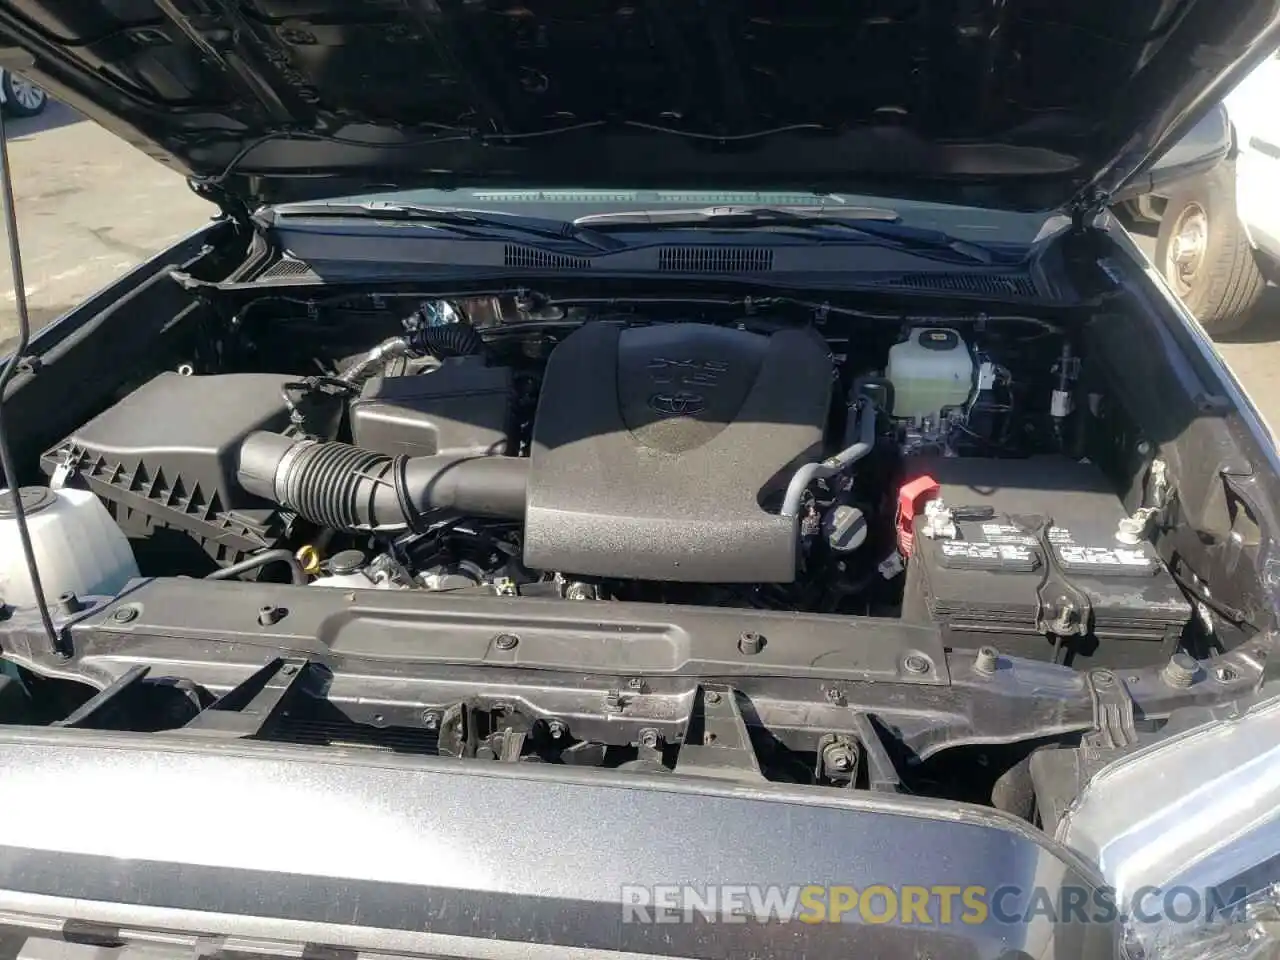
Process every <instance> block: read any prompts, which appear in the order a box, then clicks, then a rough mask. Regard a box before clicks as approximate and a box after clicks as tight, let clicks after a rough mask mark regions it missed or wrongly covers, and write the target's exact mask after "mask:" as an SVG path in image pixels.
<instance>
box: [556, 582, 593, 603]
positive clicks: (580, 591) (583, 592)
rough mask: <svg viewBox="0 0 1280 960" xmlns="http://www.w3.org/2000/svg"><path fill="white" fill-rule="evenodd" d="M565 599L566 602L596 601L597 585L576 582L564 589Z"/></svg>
mask: <svg viewBox="0 0 1280 960" xmlns="http://www.w3.org/2000/svg"><path fill="white" fill-rule="evenodd" d="M564 598H565V599H566V600H594V599H595V598H596V588H595V585H594V584H591V583H582V582H581V581H574V582H573V583H571V584H569V585H568V586H567V587H565V588H564Z"/></svg>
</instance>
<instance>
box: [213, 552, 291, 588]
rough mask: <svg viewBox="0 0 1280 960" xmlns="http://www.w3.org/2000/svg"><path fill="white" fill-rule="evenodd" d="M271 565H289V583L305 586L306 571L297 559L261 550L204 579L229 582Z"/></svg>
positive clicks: (285, 554)
mask: <svg viewBox="0 0 1280 960" xmlns="http://www.w3.org/2000/svg"><path fill="white" fill-rule="evenodd" d="M272 563H287V564H288V565H289V582H290V583H293V584H296V585H297V586H304V585H305V584H306V582H307V573H306V571H305V570H303V569H302V564H301V563H299V562H298V558H297V557H295V556H294V555H293V554H292V553H290V552H289V551H288V550H263V551H262V553H255V554H254V555H253V556H252V557H248V558H246V559H244V560H241V561H240V562H239V563H233V564H232V565H231V566H229V567H223V568H222V569H221V570H215V571H213V573H211V574H209V575H208V576H207V577H205V579H206V580H230V579H231V578H232V577H238V576H240V575H241V574H245V573H249V572H251V571H253V570H260V569H261V568H263V567H265V566H267V565H268V564H272Z"/></svg>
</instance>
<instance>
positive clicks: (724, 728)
mask: <svg viewBox="0 0 1280 960" xmlns="http://www.w3.org/2000/svg"><path fill="white" fill-rule="evenodd" d="M676 773H679V774H687V775H692V776H700V777H716V778H718V779H721V780H748V781H752V780H763V779H764V774H763V773H761V772H760V759H759V757H757V756H756V751H755V747H753V746H752V745H751V734H750V733H749V732H748V731H747V724H746V722H745V721H744V720H743V719H742V711H741V710H739V709H738V700H737V695H736V693H735V691H734V689H733V688H732V687H727V686H720V685H718V684H703V685H702V686H700V687H699V688H698V692H697V694H696V696H695V700H694V709H693V711H692V712H691V713H690V715H689V723H688V726H686V727H685V733H684V744H683V746H681V747H680V754H679V756H678V757H677V758H676Z"/></svg>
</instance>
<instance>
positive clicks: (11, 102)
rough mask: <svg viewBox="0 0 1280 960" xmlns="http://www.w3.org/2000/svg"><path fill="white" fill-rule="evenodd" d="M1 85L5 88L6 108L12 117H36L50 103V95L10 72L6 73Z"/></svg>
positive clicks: (0, 81)
mask: <svg viewBox="0 0 1280 960" xmlns="http://www.w3.org/2000/svg"><path fill="white" fill-rule="evenodd" d="M0 85H3V86H4V108H5V110H7V111H8V112H9V113H10V114H11V115H12V116H15V117H34V116H35V115H36V114H37V113H40V112H42V111H43V110H44V108H45V105H46V104H48V102H49V95H48V94H47V93H45V92H44V90H43V89H41V88H40V87H37V86H36V85H35V84H34V83H32V82H31V81H30V80H28V79H27V78H26V77H20V76H18V75H17V74H16V73H10V72H9V71H8V70H6V71H5V72H4V79H3V80H0Z"/></svg>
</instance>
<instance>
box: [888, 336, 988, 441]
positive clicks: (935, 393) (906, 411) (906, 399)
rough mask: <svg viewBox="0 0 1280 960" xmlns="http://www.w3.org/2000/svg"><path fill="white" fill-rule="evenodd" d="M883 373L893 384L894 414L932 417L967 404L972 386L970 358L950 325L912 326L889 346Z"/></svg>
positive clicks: (938, 416) (964, 345)
mask: <svg viewBox="0 0 1280 960" xmlns="http://www.w3.org/2000/svg"><path fill="white" fill-rule="evenodd" d="M885 375H886V377H887V378H888V379H889V381H890V382H891V383H892V384H893V411H892V412H893V416H895V417H914V418H916V419H917V420H918V419H920V418H921V417H932V418H933V419H934V422H935V423H937V422H938V421H939V419H940V416H941V411H942V409H943V408H944V407H956V406H961V405H963V404H964V403H966V402H967V401H968V399H969V393H970V391H971V390H972V389H973V357H972V356H971V355H970V353H969V347H968V346H967V345H966V344H965V342H964V340H963V339H962V338H961V337H960V334H959V333H957V332H956V331H955V330H952V329H950V328H949V327H915V328H913V329H912V330H911V332H910V333H909V334H908V336H907V339H906V340H904V341H903V342H902V343H897V344H894V345H893V346H892V347H890V348H889V364H888V367H887V369H886V370H885Z"/></svg>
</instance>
